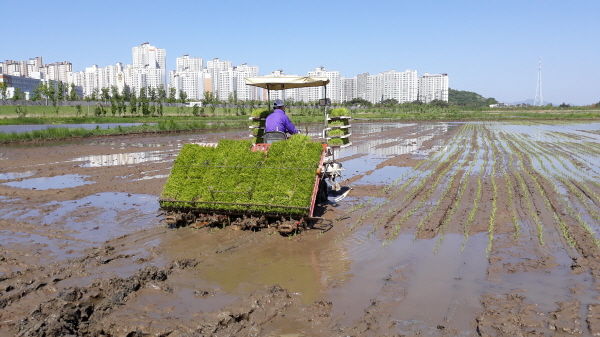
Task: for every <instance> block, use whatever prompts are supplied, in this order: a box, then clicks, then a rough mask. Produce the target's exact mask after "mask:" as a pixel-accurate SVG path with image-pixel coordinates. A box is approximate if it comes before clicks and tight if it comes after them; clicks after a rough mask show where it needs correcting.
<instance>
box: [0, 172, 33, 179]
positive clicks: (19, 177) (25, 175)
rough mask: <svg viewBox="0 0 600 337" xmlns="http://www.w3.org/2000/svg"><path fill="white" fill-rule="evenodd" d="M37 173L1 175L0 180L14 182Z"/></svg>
mask: <svg viewBox="0 0 600 337" xmlns="http://www.w3.org/2000/svg"><path fill="white" fill-rule="evenodd" d="M34 174H35V171H26V172H8V173H0V180H13V179H21V178H27V177H31V176H32V175H34Z"/></svg>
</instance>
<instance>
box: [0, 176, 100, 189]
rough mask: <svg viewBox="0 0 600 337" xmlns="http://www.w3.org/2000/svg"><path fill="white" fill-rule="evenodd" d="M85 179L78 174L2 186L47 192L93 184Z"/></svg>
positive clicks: (34, 179)
mask: <svg viewBox="0 0 600 337" xmlns="http://www.w3.org/2000/svg"><path fill="white" fill-rule="evenodd" d="M86 177H87V176H82V175H79V174H65V175H60V176H54V177H41V178H31V179H25V180H21V181H11V182H8V183H3V184H2V185H6V186H11V187H18V188H28V189H34V190H49V189H61V188H71V187H77V186H82V185H86V184H93V183H94V182H93V181H86V180H85V178H86Z"/></svg>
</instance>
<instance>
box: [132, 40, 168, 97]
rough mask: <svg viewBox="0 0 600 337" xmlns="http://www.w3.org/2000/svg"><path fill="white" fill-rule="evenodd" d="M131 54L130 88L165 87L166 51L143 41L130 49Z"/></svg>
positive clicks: (137, 90) (136, 89) (137, 89)
mask: <svg viewBox="0 0 600 337" xmlns="http://www.w3.org/2000/svg"><path fill="white" fill-rule="evenodd" d="M131 53H132V56H133V76H132V84H131V86H132V89H134V90H135V91H136V92H139V90H140V88H142V87H148V88H155V89H158V88H159V87H160V86H161V85H162V87H163V88H166V87H167V74H166V72H167V52H166V51H165V50H164V49H162V48H157V47H155V46H151V45H150V43H149V42H144V43H142V44H141V45H140V46H137V47H133V48H132V49H131Z"/></svg>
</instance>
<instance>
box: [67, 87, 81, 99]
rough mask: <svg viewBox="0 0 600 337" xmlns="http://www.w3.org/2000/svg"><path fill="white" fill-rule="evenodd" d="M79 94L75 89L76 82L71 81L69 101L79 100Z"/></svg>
mask: <svg viewBox="0 0 600 337" xmlns="http://www.w3.org/2000/svg"><path fill="white" fill-rule="evenodd" d="M78 100H79V95H77V91H75V84H74V83H71V90H70V91H69V101H73V102H75V101H78Z"/></svg>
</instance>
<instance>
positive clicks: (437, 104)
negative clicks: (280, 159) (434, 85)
mask: <svg viewBox="0 0 600 337" xmlns="http://www.w3.org/2000/svg"><path fill="white" fill-rule="evenodd" d="M449 105H450V104H448V102H446V101H444V100H441V99H434V100H433V101H431V102H429V106H432V107H437V108H447V107H448V106H449Z"/></svg>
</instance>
